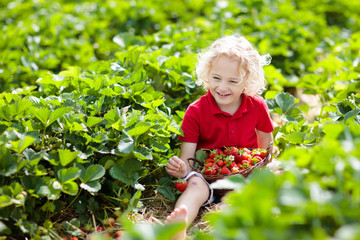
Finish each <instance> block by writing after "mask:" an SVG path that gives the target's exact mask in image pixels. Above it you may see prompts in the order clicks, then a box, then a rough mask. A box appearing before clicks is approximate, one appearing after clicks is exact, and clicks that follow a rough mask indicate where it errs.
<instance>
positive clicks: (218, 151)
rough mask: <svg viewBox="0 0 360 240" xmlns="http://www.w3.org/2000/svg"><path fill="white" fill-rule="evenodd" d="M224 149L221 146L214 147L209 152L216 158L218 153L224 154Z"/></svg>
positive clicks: (211, 156) (210, 155)
mask: <svg viewBox="0 0 360 240" xmlns="http://www.w3.org/2000/svg"><path fill="white" fill-rule="evenodd" d="M222 154H223V151H222V150H221V149H220V148H213V149H211V151H210V153H209V157H210V158H215V157H216V156H217V155H222Z"/></svg>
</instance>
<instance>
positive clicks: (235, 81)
mask: <svg viewBox="0 0 360 240" xmlns="http://www.w3.org/2000/svg"><path fill="white" fill-rule="evenodd" d="M230 82H231V83H234V84H236V83H238V82H237V81H230Z"/></svg>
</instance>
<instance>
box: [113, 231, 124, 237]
mask: <svg viewBox="0 0 360 240" xmlns="http://www.w3.org/2000/svg"><path fill="white" fill-rule="evenodd" d="M122 236H123V231H120V230H119V231H116V233H115V237H116V239H120V238H121V237H122Z"/></svg>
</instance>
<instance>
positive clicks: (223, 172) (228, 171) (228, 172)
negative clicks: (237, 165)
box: [220, 166, 231, 174]
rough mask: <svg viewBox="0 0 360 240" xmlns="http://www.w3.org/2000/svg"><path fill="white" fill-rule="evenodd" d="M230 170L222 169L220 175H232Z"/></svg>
mask: <svg viewBox="0 0 360 240" xmlns="http://www.w3.org/2000/svg"><path fill="white" fill-rule="evenodd" d="M230 173H231V172H230V170H229V169H228V168H227V167H225V166H224V167H222V168H221V171H220V174H230Z"/></svg>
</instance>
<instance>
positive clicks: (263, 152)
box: [260, 150, 266, 159]
mask: <svg viewBox="0 0 360 240" xmlns="http://www.w3.org/2000/svg"><path fill="white" fill-rule="evenodd" d="M265 156H266V150H263V151H261V152H260V157H261V158H262V159H264V158H265Z"/></svg>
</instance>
